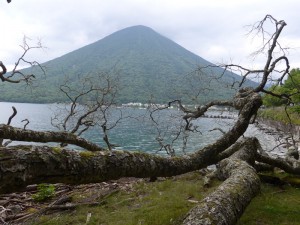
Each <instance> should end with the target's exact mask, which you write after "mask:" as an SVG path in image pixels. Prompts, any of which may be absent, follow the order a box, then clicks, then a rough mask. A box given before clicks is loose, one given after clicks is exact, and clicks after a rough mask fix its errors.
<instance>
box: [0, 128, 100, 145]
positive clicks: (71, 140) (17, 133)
mask: <svg viewBox="0 0 300 225" xmlns="http://www.w3.org/2000/svg"><path fill="white" fill-rule="evenodd" d="M0 137H1V138H2V139H10V140H13V141H27V142H40V143H47V142H58V143H67V144H73V145H77V146H79V147H82V148H84V149H88V150H90V151H103V150H105V149H104V148H102V147H100V146H98V145H96V144H94V143H92V142H89V141H87V140H86V139H84V138H81V137H78V136H77V135H75V134H72V133H68V132H55V131H33V130H24V129H21V128H16V127H12V126H9V125H5V124H0Z"/></svg>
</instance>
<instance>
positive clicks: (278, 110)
mask: <svg viewBox="0 0 300 225" xmlns="http://www.w3.org/2000/svg"><path fill="white" fill-rule="evenodd" d="M287 112H288V114H289V117H288V116H287V114H286V111H285V109H284V107H270V108H266V109H262V110H260V111H259V112H258V113H259V116H260V117H261V118H266V119H271V120H276V121H280V122H283V123H285V124H288V123H290V122H291V123H292V124H295V125H300V112H299V107H298V106H297V107H288V109H287Z"/></svg>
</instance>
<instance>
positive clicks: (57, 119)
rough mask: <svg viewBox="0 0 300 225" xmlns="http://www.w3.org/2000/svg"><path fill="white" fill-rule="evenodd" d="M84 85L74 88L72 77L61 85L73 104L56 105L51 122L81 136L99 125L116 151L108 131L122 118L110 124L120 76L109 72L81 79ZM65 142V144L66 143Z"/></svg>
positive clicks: (109, 144) (107, 141) (61, 88)
mask: <svg viewBox="0 0 300 225" xmlns="http://www.w3.org/2000/svg"><path fill="white" fill-rule="evenodd" d="M79 80H80V83H81V88H79V89H78V87H76V88H75V87H72V85H71V84H69V83H70V80H69V79H66V80H65V82H64V83H63V84H62V85H61V86H60V91H61V92H62V93H63V94H64V95H65V96H66V97H67V99H68V102H70V104H61V105H60V106H59V107H57V108H55V111H56V115H55V116H54V117H53V118H51V123H52V125H53V126H54V127H56V128H58V129H59V130H62V131H65V132H69V133H71V134H75V135H76V136H81V135H82V134H83V133H84V132H86V131H87V130H89V129H90V128H91V127H95V126H99V127H100V128H101V129H102V132H103V140H104V142H105V144H106V145H107V147H108V149H109V150H110V151H111V150H112V146H113V145H112V144H111V143H110V141H109V137H108V131H109V130H110V129H112V128H113V127H115V126H116V125H117V123H118V122H119V121H120V120H121V118H122V113H121V114H120V117H119V118H118V119H117V120H116V121H114V122H113V123H112V124H111V123H109V118H108V117H109V116H110V110H111V108H112V107H114V106H115V105H116V96H117V93H118V87H119V86H118V78H117V77H114V78H113V77H112V76H111V75H110V74H108V73H104V72H103V73H99V74H98V75H97V76H84V77H83V78H80V79H79ZM66 144H67V143H62V144H61V146H62V147H63V146H66Z"/></svg>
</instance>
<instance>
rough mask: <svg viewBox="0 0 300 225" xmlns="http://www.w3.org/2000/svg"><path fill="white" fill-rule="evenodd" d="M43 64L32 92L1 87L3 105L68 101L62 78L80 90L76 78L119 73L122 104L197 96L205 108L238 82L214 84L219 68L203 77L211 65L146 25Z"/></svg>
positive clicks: (229, 92)
mask: <svg viewBox="0 0 300 225" xmlns="http://www.w3.org/2000/svg"><path fill="white" fill-rule="evenodd" d="M43 65H44V66H45V67H46V68H47V74H46V77H43V76H42V77H41V78H39V79H37V81H36V82H35V87H33V88H32V89H31V90H30V91H28V90H25V89H24V88H23V87H18V89H19V90H18V91H17V92H14V93H12V92H11V88H12V87H11V86H10V85H8V84H5V86H3V85H2V86H1V89H2V91H3V92H2V93H3V94H2V95H1V97H0V101H22V102H57V101H65V100H66V99H65V98H64V96H63V95H62V94H61V93H59V91H58V87H59V84H60V82H61V81H62V80H63V79H64V76H68V77H69V78H70V80H72V81H71V84H70V85H74V86H76V85H77V84H78V82H79V81H78V77H83V76H85V75H86V74H97V73H101V72H108V73H111V74H112V75H115V74H114V73H116V71H117V73H118V76H119V77H120V89H121V91H120V96H119V102H120V103H127V102H147V101H148V100H149V99H150V98H151V97H152V98H154V100H155V101H156V102H159V103H163V102H168V101H170V100H172V99H175V98H176V99H183V100H185V101H186V102H187V101H188V102H190V100H191V99H195V95H198V100H199V101H200V102H202V103H203V102H206V101H208V100H213V99H220V98H221V99H225V98H228V97H230V96H231V95H232V94H233V93H234V90H231V89H229V88H227V87H228V86H229V85H231V84H232V82H233V81H234V80H240V77H239V76H237V75H235V74H232V73H229V72H226V73H225V74H224V75H223V76H222V78H221V79H215V78H216V77H219V76H220V74H221V73H222V72H223V70H222V69H220V68H216V67H214V68H209V69H205V70H203V71H204V73H202V72H201V73H200V72H199V71H197V68H198V67H207V65H212V64H211V63H210V62H208V61H206V60H205V59H203V58H201V57H199V56H197V55H195V54H193V53H191V52H190V51H188V50H186V49H184V48H183V47H181V46H180V45H178V44H176V43H175V42H173V41H171V40H170V39H168V38H165V37H163V36H162V35H160V34H158V33H156V32H155V31H153V30H152V29H151V28H148V27H145V26H133V27H129V28H125V29H123V30H120V31H117V32H115V33H113V34H111V35H109V36H107V37H105V38H103V39H101V40H99V41H97V42H95V43H93V44H90V45H87V46H85V47H82V48H80V49H78V50H75V51H73V52H70V53H68V54H66V55H63V56H61V57H59V58H56V59H54V60H51V61H49V62H47V63H44V64H43ZM248 84H249V85H254V83H251V82H249V83H248ZM15 88H16V87H14V89H15ZM199 90H201V91H200V92H199Z"/></svg>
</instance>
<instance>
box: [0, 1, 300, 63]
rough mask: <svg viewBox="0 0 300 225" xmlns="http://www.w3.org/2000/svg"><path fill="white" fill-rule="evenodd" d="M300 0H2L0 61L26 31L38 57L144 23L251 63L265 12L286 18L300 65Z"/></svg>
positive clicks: (13, 56) (220, 58) (14, 53)
mask: <svg viewBox="0 0 300 225" xmlns="http://www.w3.org/2000/svg"><path fill="white" fill-rule="evenodd" d="M299 12H300V1H299V0H284V1H283V0H81V1H79V0H78V1H74V0H64V1H61V0H12V2H11V3H10V4H7V2H6V0H0V21H1V29H0V34H1V35H0V60H1V61H3V62H4V64H5V65H7V66H8V68H12V65H13V64H14V62H15V61H16V60H17V59H18V57H19V56H20V54H21V53H22V50H21V48H20V47H19V45H20V44H21V43H22V39H23V37H24V35H26V36H27V37H30V38H31V39H32V43H34V42H36V41H37V40H38V39H41V41H42V44H43V46H45V47H47V48H46V49H44V50H43V51H35V52H34V54H32V55H31V56H32V57H34V58H35V59H36V60H38V61H39V62H45V61H48V60H50V59H53V58H56V57H59V56H61V55H64V54H66V53H68V52H70V51H73V50H75V49H77V48H80V47H83V46H85V45H87V44H90V43H93V42H95V41H97V40H99V39H102V38H103V37H105V36H107V35H109V34H111V33H113V32H115V31H118V30H120V29H122V28H125V27H129V26H134V25H145V26H148V27H151V28H152V29H154V30H155V31H157V32H159V33H160V34H162V35H164V36H166V37H168V38H170V39H172V40H173V41H175V42H177V43H178V44H180V45H181V46H183V47H184V48H186V49H188V50H190V51H192V52H194V53H195V54H197V55H199V56H201V57H203V58H205V59H207V60H209V61H211V62H213V63H222V62H227V63H228V62H234V63H241V64H243V65H246V66H249V67H257V66H259V65H261V63H262V59H261V58H259V59H258V60H257V61H253V59H252V58H251V57H249V55H250V53H252V52H253V51H254V50H255V47H256V44H257V41H256V40H253V39H252V38H249V37H247V36H246V33H247V31H248V29H247V28H246V27H245V26H246V25H250V24H253V23H255V22H257V21H258V20H260V19H262V18H263V17H264V16H265V15H266V14H272V15H273V16H274V17H276V18H277V19H278V20H281V19H283V20H285V21H286V23H287V24H288V26H287V27H286V28H285V30H284V32H283V34H282V41H283V45H284V46H288V47H290V48H292V49H291V50H290V55H289V56H290V61H291V62H290V63H291V67H292V68H295V67H300V25H299V21H300V13H299Z"/></svg>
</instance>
